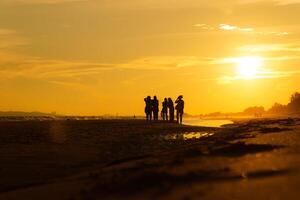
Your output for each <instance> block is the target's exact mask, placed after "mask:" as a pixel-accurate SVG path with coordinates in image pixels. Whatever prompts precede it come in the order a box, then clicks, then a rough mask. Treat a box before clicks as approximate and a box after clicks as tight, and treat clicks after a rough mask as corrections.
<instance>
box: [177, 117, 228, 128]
mask: <svg viewBox="0 0 300 200" xmlns="http://www.w3.org/2000/svg"><path fill="white" fill-rule="evenodd" d="M232 123H233V122H232V121H231V120H219V119H197V118H187V119H184V120H183V124H185V125H192V126H205V127H221V126H222V125H225V124H232Z"/></svg>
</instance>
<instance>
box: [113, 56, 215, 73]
mask: <svg viewBox="0 0 300 200" xmlns="http://www.w3.org/2000/svg"><path fill="white" fill-rule="evenodd" d="M211 61H212V58H206V57H195V56H155V57H144V58H141V59H136V60H133V61H130V62H128V63H124V64H118V65H117V66H118V67H119V68H125V69H141V70H172V69H178V68H182V67H191V66H199V65H203V64H207V63H210V62H211Z"/></svg>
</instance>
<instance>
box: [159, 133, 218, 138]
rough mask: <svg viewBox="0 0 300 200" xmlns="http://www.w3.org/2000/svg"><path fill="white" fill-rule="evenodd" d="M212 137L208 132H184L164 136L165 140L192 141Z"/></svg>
mask: <svg viewBox="0 0 300 200" xmlns="http://www.w3.org/2000/svg"><path fill="white" fill-rule="evenodd" d="M212 135H214V133H208V132H186V133H178V134H168V135H166V136H164V139H166V140H192V139H200V138H206V137H209V136H212Z"/></svg>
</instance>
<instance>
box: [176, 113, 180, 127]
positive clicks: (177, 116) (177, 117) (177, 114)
mask: <svg viewBox="0 0 300 200" xmlns="http://www.w3.org/2000/svg"><path fill="white" fill-rule="evenodd" d="M176 119H177V123H178V124H179V112H178V110H176Z"/></svg>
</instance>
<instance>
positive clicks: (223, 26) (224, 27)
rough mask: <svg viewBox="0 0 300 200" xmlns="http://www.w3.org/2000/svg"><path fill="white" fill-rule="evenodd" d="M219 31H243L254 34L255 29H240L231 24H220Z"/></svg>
mask: <svg viewBox="0 0 300 200" xmlns="http://www.w3.org/2000/svg"><path fill="white" fill-rule="evenodd" d="M219 29H221V30H225V31H241V32H252V31H253V28H246V27H238V26H234V25H230V24H220V25H219Z"/></svg>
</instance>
